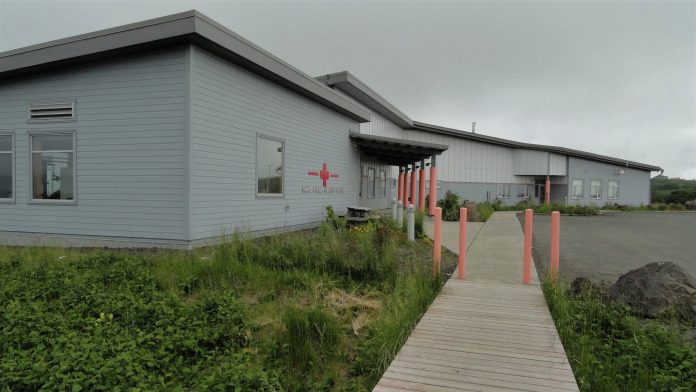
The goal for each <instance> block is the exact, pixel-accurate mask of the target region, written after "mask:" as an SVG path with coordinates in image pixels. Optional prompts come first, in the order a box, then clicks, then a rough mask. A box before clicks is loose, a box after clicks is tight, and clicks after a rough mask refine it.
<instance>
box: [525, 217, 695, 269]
mask: <svg viewBox="0 0 696 392" xmlns="http://www.w3.org/2000/svg"><path fill="white" fill-rule="evenodd" d="M518 218H519V220H520V223H521V224H522V227H523V228H524V213H520V214H518ZM560 231H561V238H560V263H559V264H560V271H561V277H562V278H564V279H568V280H572V279H574V278H575V277H578V276H583V277H586V278H588V279H591V280H594V281H600V280H604V281H609V282H614V281H616V280H617V279H618V278H619V276H621V275H622V274H624V273H626V272H628V271H630V270H633V269H636V268H640V267H642V266H644V265H645V264H648V263H652V262H656V261H672V262H675V263H677V264H679V265H680V266H681V267H682V268H683V269H684V270H686V271H688V272H689V273H690V274H691V275H692V276H693V277H694V278H696V213H693V212H606V213H602V215H599V216H561V230H560ZM533 233H534V234H533V237H532V239H533V240H532V242H533V244H532V246H533V257H534V260H535V262H536V263H537V264H539V263H541V264H543V265H544V266H546V268H548V265H549V253H550V246H551V216H550V215H535V216H534V219H533Z"/></svg>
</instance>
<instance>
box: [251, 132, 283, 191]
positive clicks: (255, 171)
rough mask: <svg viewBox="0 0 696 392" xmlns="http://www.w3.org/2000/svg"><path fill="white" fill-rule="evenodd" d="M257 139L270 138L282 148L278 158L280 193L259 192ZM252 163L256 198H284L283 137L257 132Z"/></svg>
mask: <svg viewBox="0 0 696 392" xmlns="http://www.w3.org/2000/svg"><path fill="white" fill-rule="evenodd" d="M259 139H266V140H271V141H274V142H279V143H280V147H281V148H282V151H281V153H282V156H281V158H280V167H281V174H280V193H259ZM255 161H256V162H255V163H254V189H255V193H256V198H257V199H264V198H277V199H282V198H285V139H282V138H279V137H274V136H269V135H264V134H262V133H257V134H256V159H255ZM264 166H265V165H264Z"/></svg>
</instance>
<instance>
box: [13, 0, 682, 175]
mask: <svg viewBox="0 0 696 392" xmlns="http://www.w3.org/2000/svg"><path fill="white" fill-rule="evenodd" d="M190 9H197V10H198V11H200V12H202V13H203V14H205V15H207V16H208V17H210V18H212V19H214V20H216V21H217V22H219V23H221V24H222V25H224V26H226V27H228V28H230V29H231V30H233V31H235V32H236V33H238V34H240V35H242V36H243V37H245V38H247V39H249V40H251V41H252V42H254V43H256V44H257V45H259V46H261V47H262V48H264V49H266V50H267V51H269V52H271V53H273V54H274V55H276V56H278V57H280V58H281V59H283V60H285V61H287V62H288V63H290V64H291V65H293V66H295V67H296V68H299V69H300V70H301V71H303V72H305V73H307V74H309V75H312V76H318V75H322V74H326V73H332V72H337V71H343V70H348V71H350V72H351V73H353V74H354V75H355V76H357V77H358V78H359V79H361V80H362V81H363V82H365V83H366V84H367V85H368V86H370V87H371V88H372V89H374V90H375V91H377V92H378V93H379V94H380V95H382V96H383V97H384V98H385V99H387V100H388V101H389V102H391V103H392V104H393V105H394V106H396V107H397V108H399V109H400V110H401V111H402V112H404V113H405V114H406V115H408V116H409V117H410V118H411V119H413V120H416V121H422V122H427V123H432V124H436V125H441V126H446V127H452V128H457V129H462V130H470V129H471V123H472V122H473V121H475V122H476V124H477V125H476V131H477V133H482V134H486V135H491V136H496V137H502V138H508V139H512V140H518V141H523V142H529V143H538V144H548V145H556V146H563V147H568V148H574V149H579V150H584V151H589V152H593V153H598V154H605V155H610V156H614V157H618V158H622V159H625V158H628V159H630V160H633V161H639V162H644V163H648V164H652V165H657V166H660V167H662V168H663V169H665V175H668V176H670V177H681V178H691V179H693V178H696V30H695V26H696V1H641V2H627V1H591V2H570V1H556V2H551V1H535V2H533V1H496V2H493V1H450V2H440V1H412V2H400V1H313V2H300V1H282V2H278V1H255V2H241V1H186V2H176V1H148V0H140V1H132V2H130V1H99V0H94V1H70V0H67V1H32V0H22V1H8V0H0V51H6V50H10V49H16V48H19V47H23V46H27V45H32V44H37V43H41V42H45V41H49V40H53V39H58V38H64V37H68V36H72V35H76V34H82V33H87V32H90V31H94V30H99V29H104V28H109V27H115V26H119V25H122V24H127V23H131V22H137V21H142V20H146V19H151V18H155V17H159V16H164V15H168V14H172V13H176V12H181V11H186V10H190ZM656 174H658V173H652V175H653V176H654V175H656Z"/></svg>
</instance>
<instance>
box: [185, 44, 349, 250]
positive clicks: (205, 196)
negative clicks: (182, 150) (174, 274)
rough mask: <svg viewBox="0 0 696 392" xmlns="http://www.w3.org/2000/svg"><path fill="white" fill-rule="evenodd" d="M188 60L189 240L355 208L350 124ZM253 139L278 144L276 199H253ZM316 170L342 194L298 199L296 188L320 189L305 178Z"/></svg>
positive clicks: (200, 56) (196, 55)
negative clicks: (280, 187)
mask: <svg viewBox="0 0 696 392" xmlns="http://www.w3.org/2000/svg"><path fill="white" fill-rule="evenodd" d="M192 53H193V60H192V73H191V94H192V95H191V127H192V135H191V164H192V169H191V170H192V171H191V197H192V201H191V202H192V210H191V222H192V226H191V233H192V239H193V240H197V239H205V238H209V237H214V236H216V235H219V234H221V233H222V232H229V231H231V230H234V229H235V228H241V227H242V226H246V227H248V228H250V229H251V230H252V231H261V230H273V229H276V228H282V227H283V226H284V225H287V226H297V225H309V224H314V223H318V222H321V220H322V219H323V218H324V216H325V215H326V210H325V207H326V205H333V206H334V208H335V209H336V211H337V212H338V213H341V212H345V209H346V206H349V205H356V204H357V203H358V190H357V184H358V160H359V155H358V152H357V151H355V150H354V149H353V148H352V146H351V143H350V139H349V137H348V132H349V130H350V129H353V130H355V131H357V130H358V129H359V125H358V123H356V122H355V121H353V120H350V119H348V118H346V117H344V116H342V115H340V114H338V113H335V112H333V111H331V110H329V109H327V108H325V107H323V106H321V105H319V104H316V103H314V102H312V101H310V100H308V99H306V98H304V97H301V96H299V95H297V94H295V93H293V92H290V91H288V90H286V89H284V88H281V87H279V86H277V85H275V84H273V83H270V82H268V81H267V80H265V79H262V78H260V77H258V76H255V75H253V74H250V73H249V72H247V71H245V70H243V69H241V68H239V67H237V66H235V65H232V64H230V63H228V62H225V61H223V60H221V59H219V58H218V57H216V56H214V55H211V54H209V53H207V52H205V51H203V50H200V49H198V48H195V49H194V50H193V51H192ZM257 134H259V135H263V136H268V137H272V138H279V139H283V140H284V141H285V167H284V170H283V172H284V175H285V184H284V185H285V189H284V196H282V197H258V198H257V197H256V137H257ZM323 163H326V164H327V169H328V171H329V172H331V173H335V174H338V175H339V178H330V179H329V180H328V182H327V186H328V187H343V189H344V193H343V194H341V195H339V194H306V193H302V187H304V186H319V187H321V186H322V181H321V179H319V178H318V177H316V176H309V175H308V174H307V173H308V172H309V171H317V172H318V171H321V169H322V165H323ZM286 205H288V206H289V210H288V211H287V213H286V211H285V206H286Z"/></svg>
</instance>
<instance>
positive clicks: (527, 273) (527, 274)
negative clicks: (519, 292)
mask: <svg viewBox="0 0 696 392" xmlns="http://www.w3.org/2000/svg"><path fill="white" fill-rule="evenodd" d="M532 216H533V213H532V210H531V209H529V208H528V209H526V210H524V270H523V271H522V283H524V284H529V282H530V279H531V274H532Z"/></svg>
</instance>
